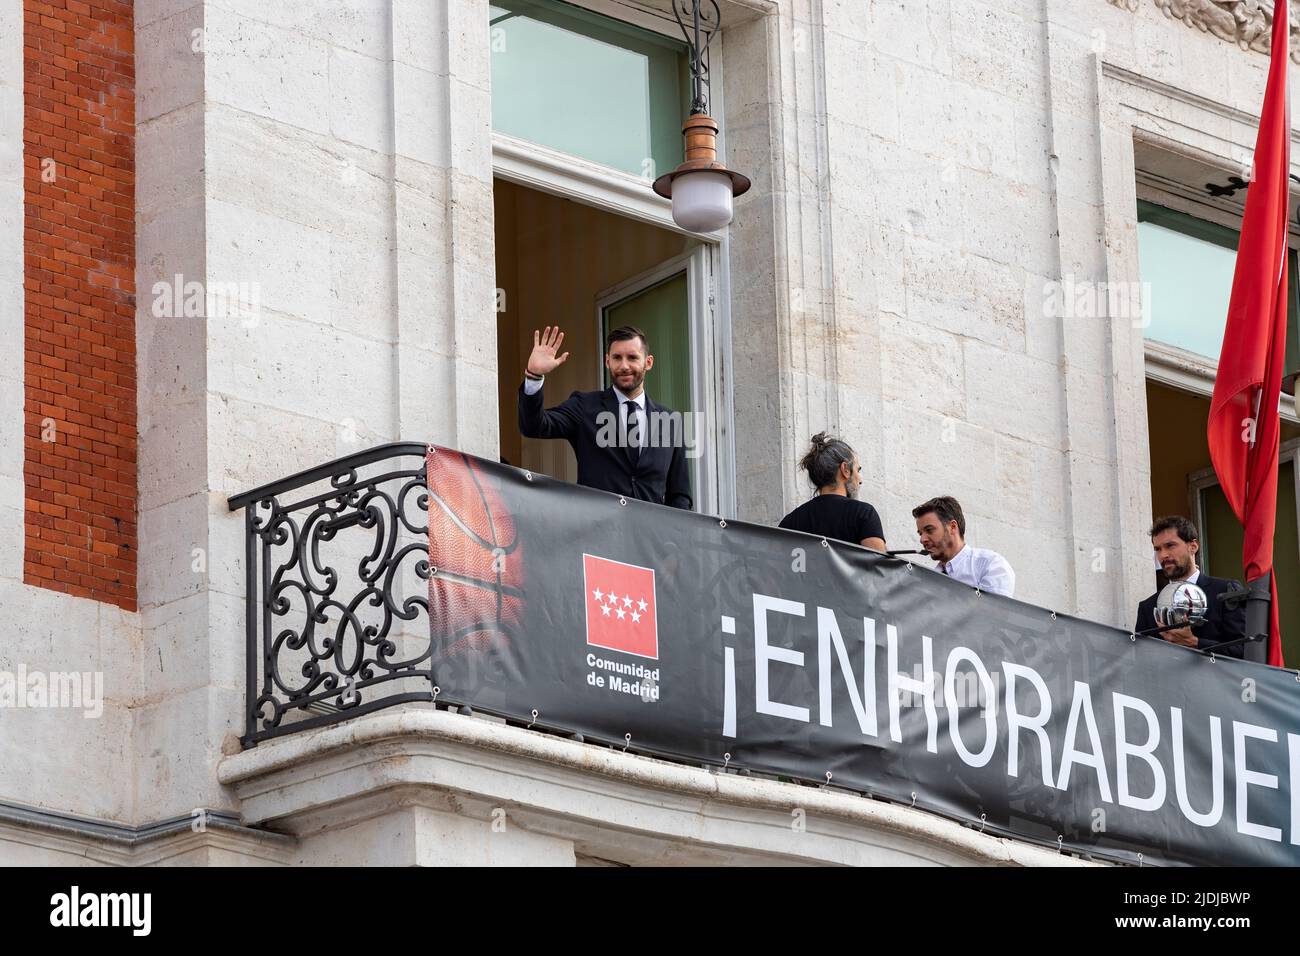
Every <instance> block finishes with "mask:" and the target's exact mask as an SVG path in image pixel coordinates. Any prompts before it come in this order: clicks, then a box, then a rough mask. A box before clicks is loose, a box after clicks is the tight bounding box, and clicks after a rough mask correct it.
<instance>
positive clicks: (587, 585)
mask: <svg viewBox="0 0 1300 956" xmlns="http://www.w3.org/2000/svg"><path fill="white" fill-rule="evenodd" d="M582 581H583V586H584V590H585V592H586V595H587V598H586V602H585V603H586V608H587V643H588V644H592V645H594V646H596V647H604V648H607V649H609V650H611V651H622V652H623V653H624V654H635V655H637V656H638V657H649V658H651V659H653V660H658V659H659V627H658V620H657V618H656V616H655V572H654V569H653V568H640V567H637V566H636V565H635V564H624V563H623V562H622V561H610V560H609V559H608V558H598V557H596V556H595V555H593V554H584V555H583V556H582Z"/></svg>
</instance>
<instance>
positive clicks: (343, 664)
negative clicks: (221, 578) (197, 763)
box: [229, 442, 436, 747]
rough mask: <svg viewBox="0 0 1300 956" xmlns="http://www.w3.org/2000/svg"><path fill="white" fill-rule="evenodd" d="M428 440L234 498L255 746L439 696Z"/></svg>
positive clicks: (249, 739)
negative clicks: (433, 667)
mask: <svg viewBox="0 0 1300 956" xmlns="http://www.w3.org/2000/svg"><path fill="white" fill-rule="evenodd" d="M425 450H426V446H424V445H422V444H417V443H413V442H398V443H393V444H388V445H379V446H377V447H374V448H370V449H368V450H366V451H363V452H359V453H357V454H355V455H349V456H347V457H344V458H339V459H337V460H335V461H331V462H328V463H327V464H324V465H320V466H318V467H316V468H312V469H309V470H307V471H303V472H300V473H298V474H296V475H293V476H292V477H289V478H284V479H282V480H280V481H275V482H272V483H270V484H267V485H263V486H262V487H260V488H255V489H253V490H251V491H246V492H243V493H242V494H238V495H235V496H233V497H232V498H230V499H229V505H230V508H231V510H232V511H234V510H239V509H243V511H244V536H245V544H244V548H245V553H244V562H245V567H244V574H245V581H246V597H245V603H246V612H247V622H246V641H247V664H246V675H245V677H246V681H247V698H246V708H247V713H246V718H247V725H246V731H245V734H244V736H243V738H242V743H243V745H244V746H245V747H252V746H254V745H256V744H257V743H258V742H259V741H261V740H267V739H269V738H272V737H277V736H280V735H282V734H285V733H289V732H292V731H297V730H305V729H307V728H309V727H315V726H320V725H322V724H328V723H333V722H335V721H338V720H342V719H345V718H348V717H354V716H358V715H360V714H364V713H368V712H370V711H374V710H379V709H381V708H384V707H391V706H393V705H395V704H402V703H410V702H416V701H420V702H425V703H429V702H431V701H433V700H434V699H435V697H436V694H435V692H434V688H433V683H432V674H431V671H430V637H429V617H428V615H429V599H428V581H429V545H428V510H429V494H428V487H427V482H426V478H425Z"/></svg>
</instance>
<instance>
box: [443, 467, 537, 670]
mask: <svg viewBox="0 0 1300 956" xmlns="http://www.w3.org/2000/svg"><path fill="white" fill-rule="evenodd" d="M426 468H427V476H426V477H427V480H428V487H429V564H430V567H431V573H430V577H429V624H430V628H431V633H432V635H433V640H434V652H433V657H434V660H435V661H437V660H438V659H439V658H444V659H445V658H446V657H450V656H456V657H460V656H462V655H467V656H469V657H471V658H478V661H476V663H487V659H488V658H489V657H491V656H493V652H494V651H496V650H499V649H501V648H503V647H505V646H508V644H509V642H510V640H511V638H512V637H513V635H514V634H516V633H517V631H518V627H519V623H520V618H521V613H522V609H523V583H524V576H523V555H522V554H521V549H520V547H519V541H518V538H517V537H516V534H515V521H514V516H513V515H512V514H511V513H510V512H509V510H508V509H507V508H506V506H505V503H504V502H503V500H502V498H501V495H500V494H499V492H498V490H497V488H496V487H495V484H494V479H493V478H492V477H491V476H490V475H487V474H485V473H484V472H483V471H482V470H481V469H479V468H477V467H476V465H475V462H474V460H473V459H471V458H470V457H469V456H468V455H465V454H463V453H462V452H458V451H454V450H452V449H447V448H441V447H438V446H434V445H431V446H429V453H428V456H427V465H426Z"/></svg>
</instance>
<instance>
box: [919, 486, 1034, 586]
mask: <svg viewBox="0 0 1300 956" xmlns="http://www.w3.org/2000/svg"><path fill="white" fill-rule="evenodd" d="M912 517H913V518H915V519H916V533H917V534H918V535H919V536H920V538H921V547H922V548H924V549H925V552H926V553H927V554H928V555H930V557H931V558H932V559H933V560H935V561H936V562H938V567H937V568H936V569H935V570H937V571H940V572H941V573H943V574H946V575H948V576H949V577H951V578H955V579H956V580H958V581H961V582H962V583H963V584H969V585H970V586H971V587H975V588H979V589H980V590H981V591H987V592H989V593H991V594H1005V595H1006V596H1007V597H1012V596H1013V595H1014V594H1015V590H1016V574H1015V572H1014V571H1012V570H1011V565H1010V564H1008V563H1007V559H1006V558H1004V557H1002V555H1000V554H998V553H997V552H996V551H989V550H986V549H984V548H972V547H971V546H970V545H968V544H967V543H966V516H965V515H964V514H962V510H961V505H960V504H958V502H957V499H956V498H952V497H949V496H947V495H943V496H942V497H939V498H931V499H930V500H929V501H927V502H925V503H924V504H920V505H917V506H916V507H915V508H913V509H912Z"/></svg>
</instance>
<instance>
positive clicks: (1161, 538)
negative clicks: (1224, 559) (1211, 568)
mask: <svg viewBox="0 0 1300 956" xmlns="http://www.w3.org/2000/svg"><path fill="white" fill-rule="evenodd" d="M1151 547H1152V549H1153V550H1154V551H1155V556H1156V560H1157V561H1158V562H1159V563H1160V567H1161V568H1162V569H1163V570H1164V572H1165V577H1167V578H1168V579H1169V581H1170V585H1171V587H1172V586H1174V585H1178V584H1190V585H1195V586H1196V587H1197V588H1199V589H1200V590H1201V591H1203V592H1204V595H1205V605H1206V606H1205V608H1204V620H1203V621H1202V622H1200V623H1193V624H1190V625H1185V626H1182V627H1169V626H1168V624H1167V623H1166V621H1165V620H1163V619H1161V620H1157V601H1158V599H1159V597H1160V595H1159V594H1153V595H1151V596H1150V597H1149V598H1147V599H1146V600H1145V601H1143V602H1142V603H1141V604H1139V605H1138V614H1137V624H1136V626H1135V627H1134V630H1135V631H1136V632H1137V633H1139V634H1140V633H1143V632H1152V631H1156V629H1157V628H1161V627H1163V628H1164V629H1163V630H1160V632H1159V634H1158V636H1159V637H1163V638H1164V639H1165V640H1166V641H1169V642H1170V643H1171V644H1181V645H1183V646H1184V647H1194V648H1197V649H1199V650H1210V649H1212V648H1214V647H1215V645H1218V644H1223V643H1224V642H1226V641H1235V642H1236V643H1233V644H1228V645H1226V646H1225V647H1223V649H1222V651H1221V653H1223V654H1227V655H1229V656H1231V657H1241V656H1242V638H1244V637H1245V634H1246V606H1245V601H1244V597H1245V589H1244V588H1243V587H1242V586H1241V585H1240V584H1238V583H1237V582H1236V581H1232V580H1230V579H1228V578H1214V577H1210V575H1208V574H1204V573H1202V572H1201V570H1200V569H1199V568H1198V567H1197V566H1196V555H1197V553H1198V552H1199V551H1200V549H1201V544H1200V535H1199V533H1198V532H1197V530H1196V525H1194V524H1192V522H1191V521H1189V520H1188V519H1187V518H1184V517H1182V516H1170V517H1165V518H1159V519H1157V520H1156V522H1155V524H1153V525H1152V526H1151ZM1165 590H1170V588H1166V589H1165ZM1173 590H1177V588H1173ZM1161 593H1162V594H1163V593H1164V592H1161ZM1193 595H1194V596H1195V592H1193ZM1238 595H1240V597H1238ZM1196 601H1199V597H1198V596H1197V597H1195V600H1194V601H1193V602H1192V603H1195V602H1196ZM1159 610H1161V611H1163V610H1165V608H1163V607H1162V608H1160V609H1159ZM1198 610H1199V609H1198ZM1198 616H1199V615H1198Z"/></svg>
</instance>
